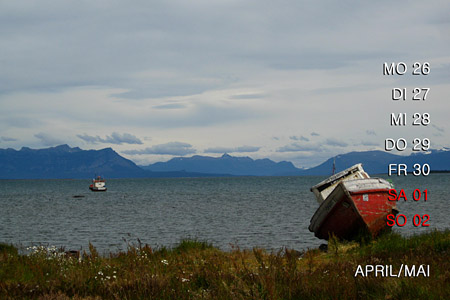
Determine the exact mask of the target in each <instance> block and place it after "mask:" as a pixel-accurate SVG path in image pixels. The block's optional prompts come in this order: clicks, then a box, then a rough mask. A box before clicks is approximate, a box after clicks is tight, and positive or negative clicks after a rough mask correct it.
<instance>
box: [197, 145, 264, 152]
mask: <svg viewBox="0 0 450 300" xmlns="http://www.w3.org/2000/svg"><path fill="white" fill-rule="evenodd" d="M259 149H261V147H255V146H240V147H213V148H208V149H205V151H204V152H206V153H233V152H257V151H259Z"/></svg>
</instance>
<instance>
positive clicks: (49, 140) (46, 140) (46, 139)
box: [34, 132, 65, 146]
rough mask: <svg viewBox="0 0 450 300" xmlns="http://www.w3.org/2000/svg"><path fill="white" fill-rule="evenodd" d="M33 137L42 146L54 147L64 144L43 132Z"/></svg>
mask: <svg viewBox="0 0 450 300" xmlns="http://www.w3.org/2000/svg"><path fill="white" fill-rule="evenodd" d="M34 137H36V138H38V139H39V140H40V141H41V143H42V144H43V145H44V146H55V145H61V144H65V142H64V141H63V140H61V139H58V138H55V137H53V136H51V135H49V134H47V133H43V132H40V133H37V134H35V135H34Z"/></svg>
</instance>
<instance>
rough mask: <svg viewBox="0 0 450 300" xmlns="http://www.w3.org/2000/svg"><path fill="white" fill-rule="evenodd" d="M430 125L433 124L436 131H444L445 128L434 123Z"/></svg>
mask: <svg viewBox="0 0 450 300" xmlns="http://www.w3.org/2000/svg"><path fill="white" fill-rule="evenodd" d="M431 126H433V128H434V129H436V130H437V131H440V132H445V129H444V128H442V127H438V126H436V125H435V124H431Z"/></svg>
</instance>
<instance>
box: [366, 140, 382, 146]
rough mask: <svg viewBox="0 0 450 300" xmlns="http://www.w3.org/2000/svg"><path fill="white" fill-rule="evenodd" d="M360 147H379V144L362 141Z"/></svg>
mask: <svg viewBox="0 0 450 300" xmlns="http://www.w3.org/2000/svg"><path fill="white" fill-rule="evenodd" d="M361 145H363V146H380V143H376V142H371V141H362V142H361Z"/></svg>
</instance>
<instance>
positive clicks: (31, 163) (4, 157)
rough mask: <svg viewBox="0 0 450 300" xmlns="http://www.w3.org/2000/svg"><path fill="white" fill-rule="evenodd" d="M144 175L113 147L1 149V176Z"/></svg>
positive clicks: (110, 176) (16, 177) (85, 176)
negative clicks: (98, 148)
mask: <svg viewBox="0 0 450 300" xmlns="http://www.w3.org/2000/svg"><path fill="white" fill-rule="evenodd" d="M96 174H97V175H104V176H107V177H108V178H114V177H143V176H145V175H146V172H145V171H143V170H142V169H141V168H139V167H138V166H136V164H135V163H133V162H132V161H130V160H128V159H126V158H123V157H122V156H120V155H119V154H117V153H116V152H115V151H114V150H113V149H111V148H106V149H102V150H81V149H80V148H78V147H75V148H71V147H69V146H68V145H61V146H57V147H52V148H47V149H37V150H35V149H30V148H26V147H23V148H22V149H20V150H19V151H17V150H14V149H0V178H2V179H9V178H14V179H24V178H92V177H93V176H95V175H96Z"/></svg>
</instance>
